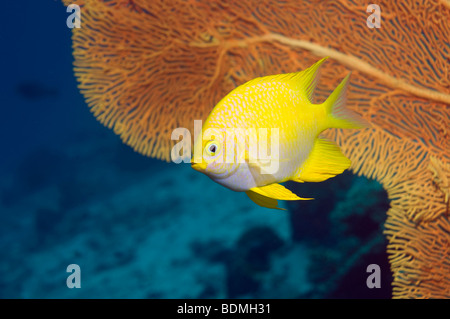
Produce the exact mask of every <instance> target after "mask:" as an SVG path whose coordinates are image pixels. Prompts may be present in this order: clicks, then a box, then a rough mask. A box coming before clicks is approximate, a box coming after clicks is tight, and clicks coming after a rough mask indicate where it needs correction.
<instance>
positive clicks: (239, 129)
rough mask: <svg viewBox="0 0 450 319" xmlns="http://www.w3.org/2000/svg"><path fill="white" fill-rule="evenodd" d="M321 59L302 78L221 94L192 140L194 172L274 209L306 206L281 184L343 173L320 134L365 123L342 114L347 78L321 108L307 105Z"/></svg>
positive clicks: (265, 81)
mask: <svg viewBox="0 0 450 319" xmlns="http://www.w3.org/2000/svg"><path fill="white" fill-rule="evenodd" d="M326 59H327V58H323V59H322V60H320V61H318V62H316V63H315V64H314V65H312V66H311V67H310V68H308V69H306V70H304V71H301V72H296V73H288V74H280V75H272V76H265V77H260V78H256V79H253V80H251V81H249V82H247V83H245V84H243V85H241V86H239V87H237V88H236V89H234V90H233V91H231V92H230V93H229V94H228V95H226V96H225V97H224V98H223V99H222V100H221V101H220V102H219V103H218V104H217V105H216V106H215V107H214V109H213V110H212V111H211V113H210V114H209V116H208V118H207V120H206V121H205V123H204V124H203V127H202V134H201V135H200V136H199V137H197V138H196V141H195V143H194V158H193V159H192V161H191V162H192V168H194V169H195V170H198V171H200V172H202V173H204V174H206V175H207V176H209V177H210V178H211V179H212V180H213V181H215V182H217V183H219V184H221V185H223V186H225V187H227V188H229V189H232V190H234V191H240V192H246V194H247V195H248V196H249V197H250V199H251V200H253V201H254V202H255V203H256V204H258V205H260V206H263V207H267V208H276V209H281V208H279V207H278V202H277V200H302V199H303V200H304V199H309V198H300V197H298V196H297V195H295V194H294V193H292V192H291V191H290V190H288V189H287V188H285V187H284V186H282V185H280V184H279V183H282V182H286V181H295V182H321V181H324V180H326V179H328V178H330V177H334V176H336V175H338V174H341V173H342V172H343V171H344V170H346V169H347V168H349V166H350V164H351V163H350V160H349V159H348V158H346V157H345V156H344V155H343V154H342V153H341V151H340V149H339V147H338V146H337V145H336V144H334V143H332V142H331V141H327V140H325V139H323V138H321V137H319V134H320V133H321V132H322V131H324V130H326V129H328V128H351V129H355V128H363V127H367V126H369V124H368V123H367V122H366V121H365V120H364V119H362V118H361V117H360V116H359V115H357V114H356V113H354V112H352V111H350V110H348V109H346V108H345V104H346V95H347V87H348V79H349V76H350V74H349V75H347V76H346V77H345V78H344V80H343V81H342V82H341V83H340V84H339V86H338V87H337V88H336V89H335V90H334V92H333V93H332V94H331V95H330V96H329V97H328V99H327V100H326V101H325V102H324V103H322V104H313V103H312V98H313V95H314V89H315V86H316V83H317V79H318V74H319V69H320V66H321V65H322V63H323V62H324V61H325V60H326ZM264 143H266V144H267V145H269V144H270V145H269V146H267V145H266V146H265V144H264ZM269 149H270V152H269V151H267V150H269ZM268 153H270V156H269V155H268ZM266 155H267V156H266Z"/></svg>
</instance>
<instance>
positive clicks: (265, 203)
mask: <svg viewBox="0 0 450 319" xmlns="http://www.w3.org/2000/svg"><path fill="white" fill-rule="evenodd" d="M245 193H246V194H247V195H248V197H249V198H250V199H251V200H252V201H253V202H254V203H255V204H258V205H259V206H262V207H266V208H272V209H279V210H285V209H284V208H281V207H278V201H277V200H276V199H273V198H269V197H266V196H263V195H260V194H258V193H256V192H254V191H251V190H249V191H246V192H245Z"/></svg>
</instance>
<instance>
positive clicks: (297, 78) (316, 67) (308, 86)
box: [291, 57, 328, 103]
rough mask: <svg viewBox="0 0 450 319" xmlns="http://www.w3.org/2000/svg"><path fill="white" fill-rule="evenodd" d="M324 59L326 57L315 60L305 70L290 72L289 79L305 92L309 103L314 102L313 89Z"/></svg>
mask: <svg viewBox="0 0 450 319" xmlns="http://www.w3.org/2000/svg"><path fill="white" fill-rule="evenodd" d="M326 59H328V57H325V58H323V59H321V60H319V61H317V62H316V63H314V64H313V65H311V66H310V67H309V68H307V69H306V70H303V71H301V72H297V73H292V74H293V76H292V78H291V80H293V81H294V82H296V83H297V84H298V86H299V88H300V89H301V90H302V91H303V92H304V93H305V94H306V97H307V98H308V100H309V101H310V102H311V103H314V91H315V89H316V86H317V82H318V81H319V78H320V69H321V68H320V67H321V65H322V63H323V62H325V60H326Z"/></svg>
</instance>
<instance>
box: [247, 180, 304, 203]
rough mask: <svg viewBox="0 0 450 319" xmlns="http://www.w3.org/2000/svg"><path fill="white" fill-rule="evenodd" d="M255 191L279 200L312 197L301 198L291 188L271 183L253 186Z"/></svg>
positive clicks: (252, 189)
mask: <svg viewBox="0 0 450 319" xmlns="http://www.w3.org/2000/svg"><path fill="white" fill-rule="evenodd" d="M250 191H253V192H255V193H257V194H259V195H262V196H265V197H268V198H272V199H279V200H310V199H312V198H301V197H298V196H297V195H295V194H294V193H293V192H291V191H290V190H289V189H287V188H286V187H284V186H283V185H280V184H276V183H274V184H270V185H266V186H261V187H254V188H251V189H250Z"/></svg>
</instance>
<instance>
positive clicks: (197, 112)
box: [64, 0, 450, 298]
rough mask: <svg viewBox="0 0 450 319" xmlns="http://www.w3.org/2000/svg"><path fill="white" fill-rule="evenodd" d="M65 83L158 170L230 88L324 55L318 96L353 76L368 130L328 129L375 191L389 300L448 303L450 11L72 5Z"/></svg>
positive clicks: (405, 6) (122, 0) (149, 0)
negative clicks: (177, 136)
mask: <svg viewBox="0 0 450 319" xmlns="http://www.w3.org/2000/svg"><path fill="white" fill-rule="evenodd" d="M64 2H65V4H69V3H77V4H79V5H80V6H81V7H82V9H81V23H82V26H81V28H80V29H74V30H73V49H74V56H75V63H74V65H75V74H76V77H77V79H78V81H79V88H80V90H81V92H82V94H83V95H84V96H85V98H86V101H87V103H88V105H89V106H90V108H91V110H92V112H93V113H94V115H95V116H96V117H97V118H98V119H99V120H100V121H101V122H102V123H103V124H105V125H106V126H108V127H110V128H113V129H114V131H115V132H116V133H117V134H119V135H120V136H121V138H122V139H123V141H124V142H125V143H127V144H129V145H131V146H132V147H133V148H134V149H136V150H137V151H139V152H141V153H142V154H145V155H148V156H152V157H157V158H160V159H164V160H168V159H169V156H170V148H171V145H172V144H171V143H172V142H171V140H170V135H171V132H172V130H173V129H174V128H176V127H187V128H190V129H191V128H192V127H193V120H194V119H205V118H206V116H207V115H208V113H209V112H210V110H211V109H212V107H213V106H214V105H215V104H216V103H217V102H218V101H219V100H220V98H222V97H223V96H224V95H225V94H226V93H228V92H229V91H230V90H232V89H233V88H234V87H236V86H237V85H239V84H241V83H244V82H245V81H247V80H250V79H252V78H254V77H257V76H262V75H268V74H276V73H284V72H293V71H298V70H301V69H303V68H305V67H307V66H309V65H312V64H313V63H314V62H315V61H317V60H318V59H319V58H320V57H323V56H329V57H331V59H329V62H327V63H326V65H325V66H324V70H323V76H322V79H321V81H320V84H319V88H318V98H319V99H323V98H324V97H326V96H327V95H328V93H329V92H330V91H331V90H332V89H333V88H334V87H335V86H336V85H337V84H338V82H339V81H340V80H341V79H342V78H343V77H344V75H345V74H347V73H348V71H349V70H352V71H353V73H352V77H351V87H350V95H349V99H348V103H349V106H350V107H351V108H353V109H354V110H355V111H356V112H358V113H359V114H361V115H362V116H363V117H365V118H366V119H367V120H368V121H370V122H371V123H372V124H373V127H372V128H371V129H367V130H362V131H358V132H352V131H341V130H330V131H328V132H327V133H326V135H327V136H328V137H330V138H333V139H334V140H336V141H337V143H338V144H339V145H341V147H342V149H343V152H344V153H345V155H346V156H348V157H349V158H350V159H351V160H352V162H353V166H352V170H353V171H354V172H355V173H357V174H360V175H365V176H367V177H368V178H373V179H376V180H378V181H380V183H382V184H383V186H384V187H385V189H386V190H387V192H388V195H389V198H390V200H391V208H390V210H389V211H388V217H387V220H386V224H385V234H386V236H387V238H388V240H389V245H388V253H389V256H390V257H389V258H390V263H391V269H392V271H393V276H394V277H393V278H394V279H393V293H394V297H400V298H404V297H414V298H426V297H447V298H448V297H450V221H449V192H450V190H449V180H450V138H449V130H450V110H449V105H450V67H449V64H450V44H449V39H450V4H449V1H445V0H440V1H438V0H434V1H425V0H420V1H419V0H417V1H413V0H405V1H379V3H378V5H379V6H380V8H381V28H369V27H368V26H367V24H366V21H367V18H368V16H369V15H370V13H367V12H366V9H367V2H365V1H359V0H355V1H312V0H309V1H300V0H283V1H281V0H280V1H268V0H230V1H218V0H197V1H193V0H191V1H190V0H185V1H181V0H172V1H162V0H159V1H158V0H108V1H107V0H103V1H101V0H81V1H72V0H70V1H68V0H64Z"/></svg>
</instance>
